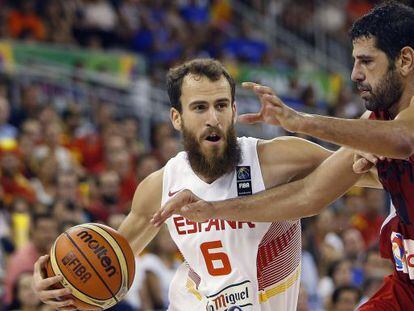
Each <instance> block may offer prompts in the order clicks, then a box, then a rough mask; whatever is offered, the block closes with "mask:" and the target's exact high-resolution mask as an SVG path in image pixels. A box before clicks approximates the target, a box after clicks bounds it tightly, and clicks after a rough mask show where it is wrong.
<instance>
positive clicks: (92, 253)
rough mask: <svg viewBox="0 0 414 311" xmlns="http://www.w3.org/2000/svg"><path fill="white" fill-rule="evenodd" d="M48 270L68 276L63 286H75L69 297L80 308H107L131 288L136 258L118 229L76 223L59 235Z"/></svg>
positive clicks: (53, 273)
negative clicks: (76, 224) (77, 224)
mask: <svg viewBox="0 0 414 311" xmlns="http://www.w3.org/2000/svg"><path fill="white" fill-rule="evenodd" d="M46 270H47V276H48V277H51V276H54V275H57V274H61V275H62V276H63V277H64V280H63V281H62V282H61V286H64V287H67V288H70V289H71V290H72V294H71V295H70V297H67V298H70V299H73V300H74V301H75V306H76V307H77V308H78V309H79V310H104V309H107V308H109V307H111V306H113V305H115V304H117V303H118V302H119V301H120V300H121V299H122V298H123V297H124V296H125V294H126V293H127V292H128V290H129V288H130V287H131V285H132V281H133V280H134V275H135V260H134V254H133V252H132V249H131V247H130V246H129V244H128V242H127V241H126V240H125V238H124V237H122V236H121V235H120V234H119V233H118V232H116V231H115V230H114V229H112V228H110V227H107V226H104V225H101V224H93V223H89V224H82V225H79V226H75V227H72V228H70V229H69V230H67V231H66V232H64V233H62V234H61V235H60V236H59V237H58V238H57V239H56V241H55V243H54V245H53V247H52V249H51V251H50V260H49V261H48V263H47V267H46ZM61 286H59V287H61Z"/></svg>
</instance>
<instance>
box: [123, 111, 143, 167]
mask: <svg viewBox="0 0 414 311" xmlns="http://www.w3.org/2000/svg"><path fill="white" fill-rule="evenodd" d="M120 128H121V132H122V134H123V136H124V138H125V143H126V145H127V148H128V151H129V153H130V155H131V158H132V160H133V161H136V160H137V159H138V158H139V157H140V155H141V154H142V153H143V152H144V143H143V142H142V141H141V140H140V135H139V122H138V119H137V118H134V117H125V118H124V119H123V120H122V121H121V124H120Z"/></svg>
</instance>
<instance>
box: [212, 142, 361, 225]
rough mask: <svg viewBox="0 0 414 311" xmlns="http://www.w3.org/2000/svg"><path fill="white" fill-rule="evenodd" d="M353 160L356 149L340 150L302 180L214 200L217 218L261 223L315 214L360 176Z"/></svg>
mask: <svg viewBox="0 0 414 311" xmlns="http://www.w3.org/2000/svg"><path fill="white" fill-rule="evenodd" d="M352 163H353V152H352V151H351V150H348V149H341V150H339V151H337V152H335V153H334V154H333V155H332V156H330V157H329V158H327V159H326V160H325V161H324V162H323V163H322V164H321V165H320V166H319V167H318V168H317V169H315V170H314V171H313V172H312V173H311V174H310V175H308V176H307V177H305V178H303V179H301V180H297V181H294V182H291V183H288V184H285V185H282V186H278V187H275V188H272V189H269V190H266V191H263V192H260V193H258V194H255V195H252V196H249V197H243V198H236V199H232V200H226V201H218V202H211V205H212V207H213V208H214V217H215V218H220V219H226V220H243V221H259V222H261V221H279V220H287V219H297V218H301V217H308V216H313V215H315V214H318V213H319V212H320V211H321V210H322V209H323V208H325V207H326V206H327V205H328V204H330V203H331V202H333V201H334V200H336V199H337V198H338V197H340V196H341V195H342V194H343V193H344V192H346V191H347V190H348V189H349V188H350V187H351V186H352V185H353V184H354V183H355V182H356V181H357V180H358V179H359V178H360V175H358V174H355V173H354V172H353V170H352Z"/></svg>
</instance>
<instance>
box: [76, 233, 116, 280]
mask: <svg viewBox="0 0 414 311" xmlns="http://www.w3.org/2000/svg"><path fill="white" fill-rule="evenodd" d="M78 237H79V238H80V239H81V240H82V241H83V242H85V243H87V245H88V247H89V248H90V249H91V250H93V253H94V254H96V256H97V257H98V258H99V259H100V261H101V265H102V267H104V268H105V272H106V273H107V274H108V276H109V277H111V276H113V275H114V274H115V273H116V269H115V267H114V266H112V262H111V258H109V257H108V256H106V254H107V252H108V250H107V249H106V248H105V246H102V245H100V244H99V242H98V241H97V240H94V239H93V236H92V235H91V234H90V233H88V232H87V231H82V232H79V233H78Z"/></svg>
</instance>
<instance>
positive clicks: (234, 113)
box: [231, 101, 237, 124]
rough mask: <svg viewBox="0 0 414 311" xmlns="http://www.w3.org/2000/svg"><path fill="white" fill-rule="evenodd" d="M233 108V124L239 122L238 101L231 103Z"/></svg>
mask: <svg viewBox="0 0 414 311" xmlns="http://www.w3.org/2000/svg"><path fill="white" fill-rule="evenodd" d="M231 110H233V124H236V122H237V106H236V101H234V102H233V104H232V105H231Z"/></svg>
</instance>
